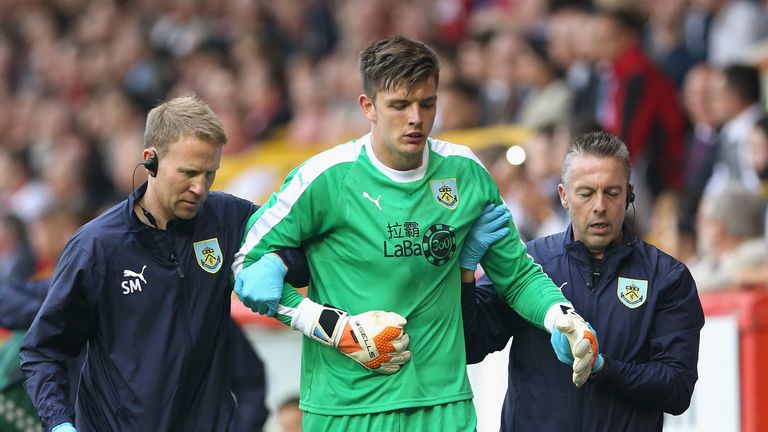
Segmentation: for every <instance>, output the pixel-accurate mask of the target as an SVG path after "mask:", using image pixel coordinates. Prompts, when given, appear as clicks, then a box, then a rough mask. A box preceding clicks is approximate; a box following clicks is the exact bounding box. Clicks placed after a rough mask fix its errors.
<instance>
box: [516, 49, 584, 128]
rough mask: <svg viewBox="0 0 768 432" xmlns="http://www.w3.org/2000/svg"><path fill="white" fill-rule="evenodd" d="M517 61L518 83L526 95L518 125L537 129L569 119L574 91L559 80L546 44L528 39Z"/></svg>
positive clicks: (559, 77)
mask: <svg viewBox="0 0 768 432" xmlns="http://www.w3.org/2000/svg"><path fill="white" fill-rule="evenodd" d="M518 62H519V73H520V75H519V82H520V84H521V85H522V86H524V87H526V88H527V90H528V92H527V95H526V97H525V99H524V100H523V105H522V107H521V113H520V123H521V124H522V125H523V126H526V127H530V128H540V127H543V126H545V125H551V124H555V123H565V122H567V121H568V120H570V115H571V110H572V105H573V92H572V91H571V89H570V88H569V87H568V85H567V84H566V82H565V81H564V80H563V79H562V72H561V71H560V69H559V68H558V67H557V65H555V63H554V62H553V61H552V59H550V58H549V55H548V54H547V50H546V44H545V43H544V42H542V41H540V40H537V39H534V38H528V39H527V41H526V45H525V48H524V49H523V50H522V53H521V56H520V59H519V60H518Z"/></svg>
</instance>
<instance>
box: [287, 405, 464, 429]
mask: <svg viewBox="0 0 768 432" xmlns="http://www.w3.org/2000/svg"><path fill="white" fill-rule="evenodd" d="M301 426H302V430H303V431H304V432H316V431H317V432H326V431H388V432H419V431H424V432H432V431H441V432H442V431H445V432H474V431H475V430H476V428H477V417H476V416H475V406H474V405H473V403H472V400H465V401H458V402H452V403H447V404H443V405H437V406H431V407H419V408H405V409H400V410H395V411H386V412H381V413H374V414H359V415H348V416H331V415H322V414H313V413H309V412H305V413H304V416H303V418H302V422H301Z"/></svg>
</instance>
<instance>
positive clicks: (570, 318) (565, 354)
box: [550, 304, 603, 387]
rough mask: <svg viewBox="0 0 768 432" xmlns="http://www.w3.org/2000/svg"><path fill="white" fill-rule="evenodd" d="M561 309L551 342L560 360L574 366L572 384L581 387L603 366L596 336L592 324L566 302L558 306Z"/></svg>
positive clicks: (555, 322) (556, 319)
mask: <svg viewBox="0 0 768 432" xmlns="http://www.w3.org/2000/svg"><path fill="white" fill-rule="evenodd" d="M554 307H557V308H559V309H560V312H561V313H559V314H558V315H557V317H556V318H555V321H554V326H553V328H552V335H551V337H550V342H551V343H552V348H553V349H554V351H555V354H556V355H557V359H558V360H560V362H562V363H565V364H568V365H572V366H573V383H574V384H575V385H576V387H581V386H582V385H584V383H585V382H586V381H587V379H588V378H589V376H590V375H591V374H592V373H595V372H597V371H598V370H599V369H600V368H601V367H602V365H603V359H602V356H600V355H599V351H598V343H597V335H596V334H595V331H594V330H593V329H592V327H591V326H590V325H589V324H587V323H586V322H585V321H584V319H583V318H582V317H581V316H580V315H579V314H577V313H576V311H575V310H573V307H571V306H569V305H565V304H561V305H556V306H554Z"/></svg>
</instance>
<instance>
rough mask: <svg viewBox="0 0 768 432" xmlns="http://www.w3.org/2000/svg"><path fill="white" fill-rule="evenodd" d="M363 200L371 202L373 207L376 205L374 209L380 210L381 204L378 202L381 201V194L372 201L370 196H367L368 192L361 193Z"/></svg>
mask: <svg viewBox="0 0 768 432" xmlns="http://www.w3.org/2000/svg"><path fill="white" fill-rule="evenodd" d="M363 198H365V199H367V200H368V201H370V202H372V203H373V204H374V205H376V207H378V208H379V210H381V203H379V200H381V194H379V196H378V197H376V199H373V197H371V195H369V194H368V192H363Z"/></svg>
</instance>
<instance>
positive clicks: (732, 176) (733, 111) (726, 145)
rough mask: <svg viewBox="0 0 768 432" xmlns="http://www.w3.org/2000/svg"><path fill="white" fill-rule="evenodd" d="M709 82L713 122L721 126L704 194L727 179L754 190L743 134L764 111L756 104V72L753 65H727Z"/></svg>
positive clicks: (754, 178) (719, 188)
mask: <svg viewBox="0 0 768 432" xmlns="http://www.w3.org/2000/svg"><path fill="white" fill-rule="evenodd" d="M711 83H712V90H711V91H712V107H713V110H714V115H715V121H716V122H718V123H719V124H722V128H721V129H720V132H719V134H718V137H717V139H718V146H719V149H718V153H717V158H716V160H715V165H714V167H713V171H712V176H711V177H710V179H709V181H708V182H707V186H706V189H705V193H706V194H718V193H720V191H722V190H723V188H724V187H725V186H726V185H727V184H728V183H731V182H737V183H740V184H742V185H743V186H744V187H746V188H747V189H751V190H755V189H756V188H757V187H758V179H757V175H756V174H755V171H754V169H753V168H752V167H751V166H750V164H749V155H748V147H747V136H748V135H749V133H750V132H751V131H752V128H753V127H754V125H755V123H756V122H757V120H758V119H759V118H760V117H762V116H763V114H764V110H763V107H762V106H761V105H760V96H761V94H762V93H761V85H760V74H759V72H758V71H757V69H756V68H755V67H753V66H746V65H731V66H727V67H725V68H723V69H721V70H718V71H717V73H716V74H715V76H714V78H713V79H712V81H711Z"/></svg>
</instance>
